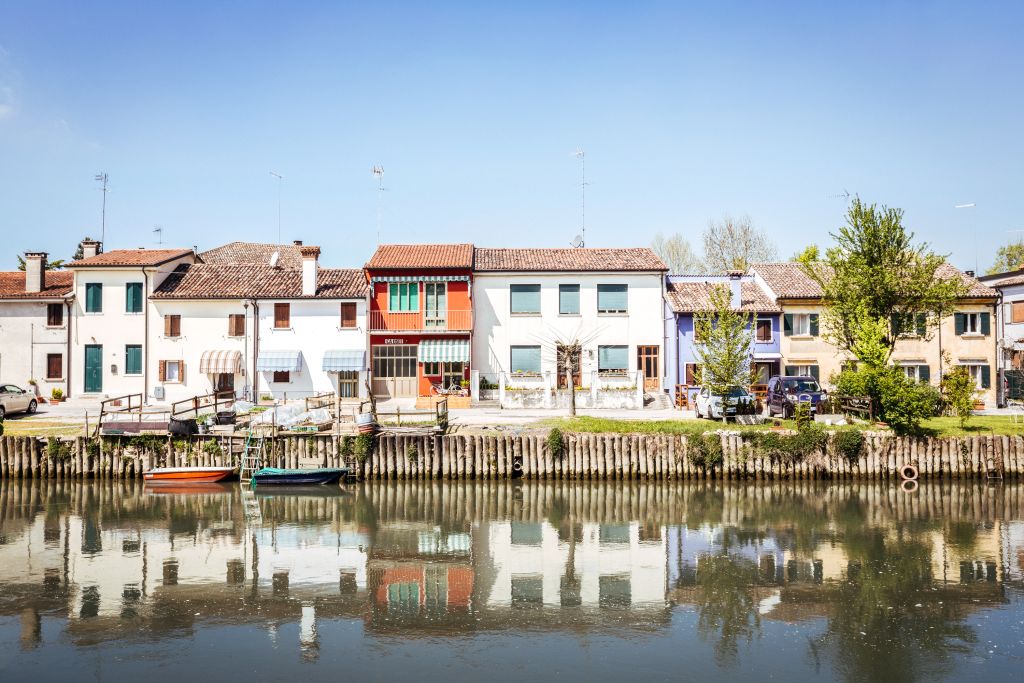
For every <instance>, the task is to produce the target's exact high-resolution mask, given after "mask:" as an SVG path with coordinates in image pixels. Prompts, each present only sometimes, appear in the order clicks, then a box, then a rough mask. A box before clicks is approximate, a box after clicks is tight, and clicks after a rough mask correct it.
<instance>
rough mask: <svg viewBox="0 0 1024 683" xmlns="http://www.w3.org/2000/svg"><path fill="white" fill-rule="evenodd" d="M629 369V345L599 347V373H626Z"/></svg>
mask: <svg viewBox="0 0 1024 683" xmlns="http://www.w3.org/2000/svg"><path fill="white" fill-rule="evenodd" d="M628 369H629V347H628V346H598V347H597V371H598V372H599V373H602V374H604V373H614V374H625V373H626V371H627V370H628Z"/></svg>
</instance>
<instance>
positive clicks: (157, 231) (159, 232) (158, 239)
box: [153, 225, 164, 244]
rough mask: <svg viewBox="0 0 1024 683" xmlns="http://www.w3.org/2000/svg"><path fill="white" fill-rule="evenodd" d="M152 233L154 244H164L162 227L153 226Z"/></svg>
mask: <svg viewBox="0 0 1024 683" xmlns="http://www.w3.org/2000/svg"><path fill="white" fill-rule="evenodd" d="M153 232H154V233H155V234H156V243H157V244H163V243H164V226H162V225H154V226H153Z"/></svg>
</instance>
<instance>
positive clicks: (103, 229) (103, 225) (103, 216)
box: [93, 171, 110, 245]
mask: <svg viewBox="0 0 1024 683" xmlns="http://www.w3.org/2000/svg"><path fill="white" fill-rule="evenodd" d="M93 179H94V180H98V181H100V183H102V185H100V191H101V192H102V193H103V209H102V211H101V213H100V244H101V245H102V244H104V243H105V242H106V241H107V189H108V187H107V181H109V180H110V176H108V175H107V173H106V171H100V172H99V173H97V174H96V175H95V176H94V177H93Z"/></svg>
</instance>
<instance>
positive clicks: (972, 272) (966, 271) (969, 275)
mask: <svg viewBox="0 0 1024 683" xmlns="http://www.w3.org/2000/svg"><path fill="white" fill-rule="evenodd" d="M964 275H966V276H967V277H974V271H973V270H965V271H964Z"/></svg>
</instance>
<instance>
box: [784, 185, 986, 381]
mask: <svg viewBox="0 0 1024 683" xmlns="http://www.w3.org/2000/svg"><path fill="white" fill-rule="evenodd" d="M832 238H833V240H834V241H835V246H833V247H831V248H829V249H828V250H827V251H826V252H825V258H824V260H823V261H801V266H802V270H803V271H804V273H805V274H806V275H807V276H808V277H809V278H811V279H812V280H813V281H814V282H816V283H817V284H818V286H819V287H820V288H821V291H822V302H823V303H824V304H825V310H824V313H823V315H822V322H823V328H824V330H823V336H824V337H825V339H826V340H827V341H829V342H831V343H832V344H834V345H835V346H837V347H839V348H840V349H843V350H845V351H849V352H850V353H853V354H854V355H855V356H857V359H858V360H860V361H863V362H865V363H870V364H872V365H874V366H875V367H878V366H879V365H881V364H884V363H886V362H888V360H889V358H890V357H891V356H892V352H893V349H894V348H895V346H896V342H897V340H898V339H899V337H900V335H901V334H907V333H916V334H917V335H919V336H921V337H923V338H925V339H928V338H930V336H931V333H932V331H933V330H934V328H935V327H936V326H937V324H938V321H939V320H940V319H941V318H943V317H945V316H947V315H950V314H952V313H953V311H954V309H955V307H956V303H957V300H958V299H959V298H960V297H962V296H963V295H965V294H966V293H967V283H966V282H964V281H963V280H962V279H961V278H959V277H950V276H949V275H944V274H943V273H942V272H940V269H941V268H942V267H943V265H944V264H945V262H946V257H945V256H943V255H940V254H936V253H934V252H932V251H931V250H930V249H929V247H928V244H927V243H921V244H915V243H914V234H913V233H912V232H907V230H906V229H905V228H904V227H903V211H901V210H900V209H890V208H887V207H884V206H883V207H881V208H878V207H876V205H874V204H872V205H867V204H864V203H862V202H861V201H860V199H859V198H855V199H854V200H853V202H852V204H851V205H850V208H849V210H848V212H847V217H846V225H845V226H843V227H842V228H840V229H839V231H838V232H836V233H832ZM879 327H887V328H888V333H887V334H886V335H885V337H884V338H883V339H882V340H881V343H882V351H883V353H882V354H881V357H879V356H878V354H877V351H878V349H877V348H874V347H875V345H874V344H871V345H869V346H870V347H871V348H872V352H871V353H870V354H868V356H866V357H864V358H861V357H860V356H858V355H857V354H858V352H860V353H864V348H865V345H864V343H863V342H864V335H865V331H867V333H868V334H869V335H876V334H877V330H878V329H879ZM876 341H877V340H876Z"/></svg>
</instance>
